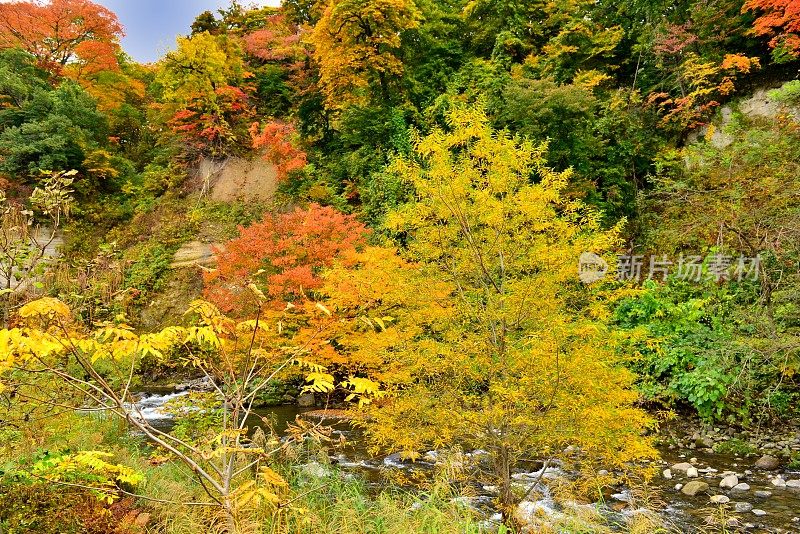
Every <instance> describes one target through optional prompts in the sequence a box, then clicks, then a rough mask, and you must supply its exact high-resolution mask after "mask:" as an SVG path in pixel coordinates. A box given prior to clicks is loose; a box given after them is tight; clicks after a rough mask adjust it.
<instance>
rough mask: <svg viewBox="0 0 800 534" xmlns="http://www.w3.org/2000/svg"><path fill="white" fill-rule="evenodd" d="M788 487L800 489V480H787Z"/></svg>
mask: <svg viewBox="0 0 800 534" xmlns="http://www.w3.org/2000/svg"><path fill="white" fill-rule="evenodd" d="M786 487H787V488H795V489H798V488H800V479H793V480H787V481H786Z"/></svg>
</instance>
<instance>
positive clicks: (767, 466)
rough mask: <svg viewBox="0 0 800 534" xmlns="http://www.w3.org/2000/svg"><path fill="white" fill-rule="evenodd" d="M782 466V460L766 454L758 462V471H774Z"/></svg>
mask: <svg viewBox="0 0 800 534" xmlns="http://www.w3.org/2000/svg"><path fill="white" fill-rule="evenodd" d="M780 465H781V462H780V460H778V459H777V458H775V457H774V456H772V455H769V454H765V455H764V456H762V457H761V458H759V459H758V461H756V469H763V470H764V471H774V470H775V469H777V468H778V466H780Z"/></svg>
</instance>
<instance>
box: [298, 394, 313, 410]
mask: <svg viewBox="0 0 800 534" xmlns="http://www.w3.org/2000/svg"><path fill="white" fill-rule="evenodd" d="M316 403H317V400H316V399H315V398H314V394H313V393H303V394H302V395H300V396H299V397H297V405H298V406H300V407H301V408H309V407H311V406H314V405H315V404H316Z"/></svg>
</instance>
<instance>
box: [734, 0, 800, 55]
mask: <svg viewBox="0 0 800 534" xmlns="http://www.w3.org/2000/svg"><path fill="white" fill-rule="evenodd" d="M744 9H745V10H750V11H757V12H758V13H759V17H758V18H757V19H756V21H755V23H754V25H753V30H754V32H755V33H756V34H757V35H763V36H768V37H772V39H771V40H770V42H769V46H770V47H771V48H774V49H780V50H782V51H783V52H785V53H786V54H788V55H789V56H791V57H792V58H797V57H800V1H798V0H748V1H747V2H745V4H744Z"/></svg>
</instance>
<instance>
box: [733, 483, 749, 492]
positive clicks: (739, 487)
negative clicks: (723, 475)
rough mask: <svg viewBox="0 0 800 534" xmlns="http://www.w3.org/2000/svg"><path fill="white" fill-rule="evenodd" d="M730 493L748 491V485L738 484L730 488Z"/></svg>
mask: <svg viewBox="0 0 800 534" xmlns="http://www.w3.org/2000/svg"><path fill="white" fill-rule="evenodd" d="M731 491H750V484H748V483H747V482H739V483H738V484H736V485H735V486H734V487H732V488H731Z"/></svg>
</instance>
